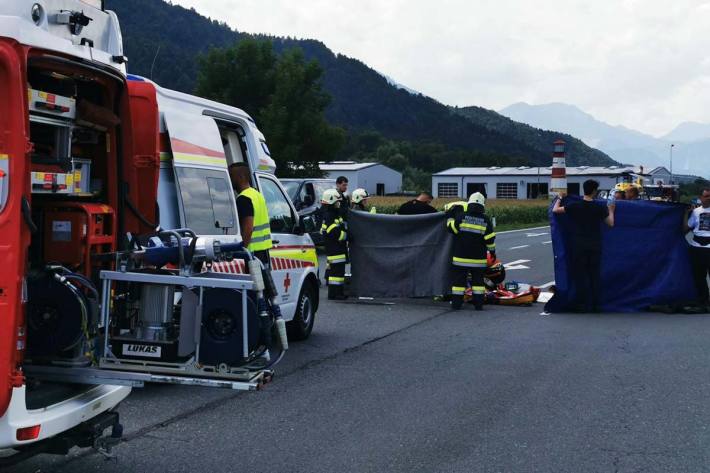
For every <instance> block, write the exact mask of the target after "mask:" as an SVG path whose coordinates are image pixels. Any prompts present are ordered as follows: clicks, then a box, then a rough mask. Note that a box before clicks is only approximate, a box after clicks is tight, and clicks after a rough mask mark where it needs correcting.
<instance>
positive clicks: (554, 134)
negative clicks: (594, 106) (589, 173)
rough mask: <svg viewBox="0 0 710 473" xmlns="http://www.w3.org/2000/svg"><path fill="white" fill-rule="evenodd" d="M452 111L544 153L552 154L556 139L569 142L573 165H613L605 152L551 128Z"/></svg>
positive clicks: (477, 111) (478, 111)
mask: <svg viewBox="0 0 710 473" xmlns="http://www.w3.org/2000/svg"><path fill="white" fill-rule="evenodd" d="M452 110H454V111H455V112H456V113H458V114H460V115H462V116H465V117H467V118H469V119H470V120H472V121H473V122H475V123H480V124H482V125H483V126H485V127H486V128H489V129H491V130H495V131H497V132H499V133H504V134H515V136H518V137H519V138H520V139H521V140H523V141H524V142H526V143H528V144H530V145H531V146H533V147H534V148H535V149H537V150H538V151H540V152H549V150H550V144H551V143H552V142H554V141H555V140H558V139H562V140H565V141H566V143H567V154H568V159H567V161H568V164H569V165H571V166H577V165H582V164H586V165H608V164H609V163H607V161H608V157H607V156H606V155H605V154H604V153H602V152H601V151H599V150H597V149H594V148H591V147H590V146H587V145H586V144H585V143H584V142H582V140H580V139H578V138H575V137H574V136H572V135H569V134H566V133H560V132H558V131H550V129H549V128H548V127H533V126H530V125H528V124H526V123H521V122H518V121H514V120H512V119H510V118H508V117H505V116H503V115H501V114H499V113H497V112H494V111H493V110H488V109H486V108H483V107H476V106H471V107H461V108H458V107H453V108H452Z"/></svg>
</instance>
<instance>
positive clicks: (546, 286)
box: [540, 281, 555, 289]
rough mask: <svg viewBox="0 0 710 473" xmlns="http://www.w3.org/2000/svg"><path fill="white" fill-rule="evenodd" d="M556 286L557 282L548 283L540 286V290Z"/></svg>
mask: <svg viewBox="0 0 710 473" xmlns="http://www.w3.org/2000/svg"><path fill="white" fill-rule="evenodd" d="M554 284H555V281H550V282H546V283H545V284H543V285H542V286H540V289H547V288H548V287H550V286H554Z"/></svg>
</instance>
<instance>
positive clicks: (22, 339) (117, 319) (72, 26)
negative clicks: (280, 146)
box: [0, 0, 318, 467]
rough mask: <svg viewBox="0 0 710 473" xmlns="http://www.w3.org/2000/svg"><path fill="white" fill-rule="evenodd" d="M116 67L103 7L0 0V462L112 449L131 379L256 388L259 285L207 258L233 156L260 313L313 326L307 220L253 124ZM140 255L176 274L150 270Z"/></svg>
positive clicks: (224, 218)
mask: <svg viewBox="0 0 710 473" xmlns="http://www.w3.org/2000/svg"><path fill="white" fill-rule="evenodd" d="M126 61H127V58H126V57H125V56H124V54H123V46H122V37H121V30H120V26H119V22H118V18H117V17H116V15H115V14H114V13H113V12H110V11H106V10H105V9H104V7H103V2H102V1H101V0H36V1H26V0H6V1H3V2H2V3H0V267H1V268H2V271H0V450H2V451H1V452H0V467H2V466H5V465H8V464H12V463H15V462H17V461H21V460H23V459H25V458H27V457H29V456H31V455H34V454H37V453H55V454H63V453H66V452H67V451H68V450H69V449H70V448H71V447H73V446H80V447H93V448H96V449H99V450H102V451H107V450H109V449H110V447H111V446H112V445H115V444H116V443H117V442H118V441H119V440H120V437H121V434H122V427H121V424H120V422H119V417H118V412H117V410H116V407H117V406H118V405H119V403H120V402H121V401H122V400H124V399H125V398H126V397H127V396H128V395H129V394H130V391H131V389H132V387H136V386H142V385H143V384H144V383H145V382H167V383H176V384H192V385H200V386H218V387H231V388H233V389H255V388H257V387H258V386H259V385H260V384H262V383H263V382H265V380H267V379H268V376H267V375H268V372H267V370H264V369H260V368H258V367H257V368H254V364H253V361H254V360H255V359H256V358H257V357H258V356H260V355H261V356H263V355H265V354H267V353H268V350H265V346H266V345H265V342H264V341H263V332H264V330H262V332H259V329H257V328H255V327H260V328H262V329H263V327H267V329H266V330H267V331H268V327H270V325H268V324H265V323H262V325H259V323H260V322H259V321H260V320H262V319H263V320H266V319H264V318H263V315H264V314H265V312H264V310H263V307H262V300H263V298H262V299H258V300H257V298H256V297H255V296H254V294H261V289H259V287H260V286H259V284H257V279H258V278H256V277H255V276H254V277H251V276H249V275H247V274H245V273H246V272H247V269H246V267H247V263H246V262H245V261H248V259H244V258H246V257H244V258H241V259H240V258H234V259H230V258H231V257H234V256H236V255H237V254H238V253H234V254H230V253H225V252H221V253H220V248H228V247H230V244H231V245H232V246H235V245H236V246H239V242H240V241H241V237H240V233H239V219H238V215H237V210H236V205H235V196H234V193H233V191H232V186H231V183H230V181H229V176H228V173H227V166H228V165H229V164H230V163H233V162H245V163H247V164H248V165H249V167H250V169H251V171H252V178H253V182H252V184H253V186H254V187H256V188H257V189H259V190H260V191H261V192H262V194H263V195H264V196H265V198H266V202H267V206H268V209H269V213H270V218H271V222H270V223H271V230H272V235H273V243H274V249H273V250H272V252H271V259H272V260H271V266H272V268H273V271H272V273H271V274H272V276H273V283H274V284H273V286H275V288H276V290H275V292H276V293H277V295H276V296H275V298H274V300H273V301H271V302H272V303H273V304H272V305H276V304H278V306H280V308H281V313H280V314H277V315H278V316H279V317H278V318H277V317H275V316H274V317H271V319H273V320H276V321H282V320H283V319H285V320H286V321H288V323H287V324H286V325H287V326H288V333H289V336H290V337H291V338H292V339H293V338H295V339H303V338H306V337H308V336H309V334H310V333H311V330H312V328H313V323H314V319H315V314H316V311H317V308H318V278H317V271H318V268H317V260H316V255H315V248H314V246H313V243H312V241H311V240H310V238H309V236H308V234H307V232H308V231H309V230H310V229H311V224H310V222H309V221H308V220H307V219H305V220H304V219H300V218H299V217H298V214H297V213H296V210H295V208H294V206H293V204H292V203H291V201H290V200H289V199H288V197H287V195H286V193H285V192H284V190H283V188H282V187H281V185H280V183H279V181H278V180H277V179H276V178H275V176H274V168H275V166H274V161H273V159H272V158H271V156H270V152H269V149H268V146H267V144H266V141H265V139H264V136H263V135H262V134H261V133H260V132H259V130H258V128H257V127H256V124H255V123H254V121H253V120H252V119H251V118H250V117H249V116H248V115H247V114H246V113H244V112H243V111H241V110H239V109H236V108H233V107H227V106H224V105H221V104H218V103H214V102H210V101H207V100H203V99H199V98H197V97H192V96H189V95H186V94H181V93H178V92H174V91H170V90H167V89H163V88H161V87H159V86H157V85H156V84H154V83H152V82H150V81H148V80H145V79H143V78H140V77H132V76H128V75H127V74H126V67H125V66H126ZM141 235H153V236H151V237H150V238H148V237H146V239H145V240H141V239H140V238H138V236H141ZM166 235H167V236H166ZM172 235H175V237H173V236H172ZM184 242H188V243H189V247H188V248H189V250H190V251H189V257H190V261H189V263H191V264H189V265H188V264H185V261H186V256H185V254H184V251H183V246H182V245H183V243H184ZM171 244H174V245H176V246H173V247H170V245H171ZM153 250H154V252H161V251H162V252H168V253H170V254H172V253H175V254H178V255H179V258H180V259H179V261H180V265H179V267H176V266H174V265H173V266H171V265H166V266H164V267H163V266H162V265H163V263H160V264H159V265H156V267H154V268H151V267H149V266H150V265H149V263H150V264H152V263H151V262H150V261H148V258H147V256H148V255H149V254H150V252H151V251H153ZM173 250H175V251H173ZM171 252H172V253H171ZM244 253H245V254H246V255H247V256H248V252H244ZM197 256H200V259H199V261H201V262H202V263H200V264H195V262H196V261H198V258H197ZM250 268H251V267H250ZM121 278H123V279H121ZM174 281H179V282H174ZM234 288H242V289H241V290H238V289H234ZM231 298H233V299H234V300H231ZM238 301H241V304H238V303H237V302H238ZM257 303H258V304H259V305H257ZM208 306H212V307H213V308H214V310H213V312H210V313H209V314H207V312H208V309H207V307H208ZM257 307H258V310H257ZM269 307H271V306H269ZM259 311H260V312H259ZM272 315H273V314H272ZM186 320H187V321H189V323H186ZM273 320H272V321H273ZM276 325H278V324H276ZM276 325H275V326H276ZM237 342H239V343H237ZM242 342H243V343H242ZM235 346H236V347H238V348H239V349H238V350H235ZM281 348H282V351H281V353H283V351H284V350H285V349H286V344H285V343H281ZM242 352H243V355H242ZM267 358H268V357H267ZM278 359H280V358H278ZM278 359H277V360H278ZM277 360H272V361H271V362H270V365H269V366H271V365H272V364H273V363H274V362H275V361H277Z"/></svg>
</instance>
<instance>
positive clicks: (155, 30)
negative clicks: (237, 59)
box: [106, 0, 615, 171]
mask: <svg viewBox="0 0 710 473" xmlns="http://www.w3.org/2000/svg"><path fill="white" fill-rule="evenodd" d="M106 7H107V8H108V9H111V10H114V11H115V12H116V13H117V15H118V18H119V21H120V23H121V27H122V31H123V39H124V47H125V52H126V55H127V56H128V59H129V62H128V70H129V72H132V73H135V74H140V75H145V76H152V79H153V80H155V81H156V82H157V83H159V84H161V85H163V86H165V87H168V88H174V89H177V90H180V91H184V92H188V93H192V92H193V91H194V85H195V81H196V78H197V74H198V71H199V65H198V61H197V59H198V57H199V55H200V54H204V53H205V52H206V51H208V50H209V48H211V47H225V46H231V45H233V44H234V43H235V42H236V41H238V40H239V39H241V38H244V37H245V36H247V35H246V34H244V33H240V32H237V31H234V30H232V29H230V28H229V27H228V26H227V25H226V24H225V23H221V22H217V21H214V20H210V19H208V18H206V17H204V16H202V15H200V14H198V13H197V12H196V11H194V10H193V9H190V10H188V9H185V8H183V7H180V6H177V5H172V4H169V3H166V2H164V1H163V0H106ZM258 37H260V38H266V39H269V40H271V41H272V43H273V45H274V49H275V51H276V52H277V53H280V52H282V51H284V50H285V49H288V48H292V47H299V48H301V49H302V50H303V52H304V55H305V56H306V58H307V59H309V60H310V59H315V60H317V61H318V62H319V63H320V65H321V67H322V68H323V71H324V75H323V87H324V89H325V90H326V91H327V92H328V93H329V94H330V95H331V96H332V102H331V104H330V105H329V107H328V109H327V111H326V118H327V119H328V121H329V122H331V123H332V124H335V125H339V126H342V127H344V128H346V129H347V130H348V131H349V132H351V133H355V134H357V133H368V132H373V131H375V132H377V133H379V134H381V135H382V136H384V137H386V138H388V139H391V140H403V141H408V142H411V143H438V144H441V145H443V146H445V147H447V148H448V149H450V150H469V151H471V152H472V153H471V154H470V155H469V156H470V157H469V158H467V159H469V160H470V161H471V162H470V163H468V164H469V165H472V166H473V165H476V164H477V162H476V160H477V159H482V158H484V157H485V158H486V159H488V160H490V159H496V158H495V157H498V156H499V157H500V159H501V161H502V162H503V161H508V162H511V163H512V162H515V163H519V164H528V165H548V164H549V162H550V155H551V153H550V151H551V149H550V148H551V142H550V143H549V144H548V146H547V148H546V147H545V146H541V144H540V142H539V139H537V138H535V139H531V134H530V133H529V130H527V129H525V128H522V125H521V128H518V127H517V126H516V125H515V124H508V125H507V126H489V125H486V124H484V123H482V122H479V121H478V117H477V116H472V115H470V116H463V115H462V114H461V113H455V111H452V110H451V109H450V108H449V107H447V106H445V105H443V104H441V103H439V102H438V101H436V100H434V99H432V98H430V97H426V96H424V95H422V94H419V93H418V92H416V91H414V90H412V89H409V88H406V87H404V86H402V85H401V84H398V83H396V82H395V81H394V80H393V79H391V78H389V77H387V76H384V75H383V74H381V73H379V72H377V71H375V70H373V69H371V68H370V67H368V66H367V65H366V64H364V63H362V62H361V61H358V60H356V59H352V58H348V57H346V56H343V55H340V54H334V53H333V52H332V51H331V50H330V49H328V48H327V47H326V46H325V45H324V44H323V43H321V42H320V41H316V40H296V39H292V38H279V37H271V36H258ZM487 112H488V113H490V114H495V112H493V111H490V110H489V111H487ZM501 118H502V117H501ZM549 136H550V137H551V136H552V135H549ZM267 138H268V137H267ZM576 147H577V148H578V153H576V157H575V158H574V159H575V160H576V159H579V161H578V162H576V164H588V165H611V164H615V162H614V161H613V160H612V159H610V158H609V157H608V156H606V155H604V153H601V152H598V151H596V150H593V149H591V148H589V147H587V146H586V145H584V144H583V143H581V142H580V143H579V144H577V145H576ZM477 156H478V157H477ZM479 157H480V158H479ZM441 165H443V164H441V163H439V164H436V166H441ZM436 170H437V171H438V170H440V169H436ZM429 171H431V169H430V170H429Z"/></svg>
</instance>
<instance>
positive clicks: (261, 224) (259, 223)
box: [239, 187, 272, 251]
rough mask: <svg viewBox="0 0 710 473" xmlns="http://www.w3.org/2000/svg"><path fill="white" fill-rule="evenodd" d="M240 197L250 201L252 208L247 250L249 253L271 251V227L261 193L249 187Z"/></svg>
mask: <svg viewBox="0 0 710 473" xmlns="http://www.w3.org/2000/svg"><path fill="white" fill-rule="evenodd" d="M239 195H240V196H242V195H243V196H244V197H246V198H248V199H249V200H251V205H252V206H253V207H254V229H253V230H252V233H251V241H250V242H249V246H247V248H248V249H249V251H264V250H268V249H271V247H272V244H271V225H270V221H269V210H268V208H267V207H266V200H265V199H264V196H263V195H261V193H260V192H259V191H258V190H256V189H254V188H253V187H249V188H248V189H245V190H244V191H242V192H241V193H240V194H239Z"/></svg>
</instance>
